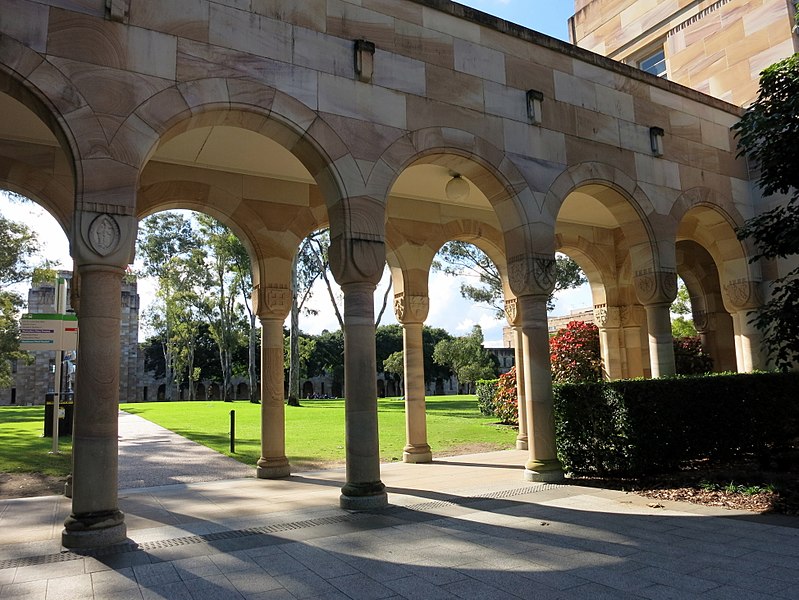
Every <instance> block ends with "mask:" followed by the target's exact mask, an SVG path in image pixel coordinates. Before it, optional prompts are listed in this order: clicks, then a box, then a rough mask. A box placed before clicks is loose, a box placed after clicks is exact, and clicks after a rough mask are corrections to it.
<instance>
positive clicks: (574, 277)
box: [433, 241, 588, 319]
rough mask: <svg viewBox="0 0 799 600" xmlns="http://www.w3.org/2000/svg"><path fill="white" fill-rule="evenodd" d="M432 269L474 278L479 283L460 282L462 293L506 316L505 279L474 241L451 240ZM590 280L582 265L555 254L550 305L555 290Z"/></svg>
mask: <svg viewBox="0 0 799 600" xmlns="http://www.w3.org/2000/svg"><path fill="white" fill-rule="evenodd" d="M433 269H434V270H438V271H442V272H444V273H446V274H447V275H453V276H459V277H471V278H473V279H476V280H477V281H478V285H473V284H471V283H467V282H462V283H461V296H463V297H464V298H466V299H467V300H472V301H474V302H477V303H479V304H487V305H488V306H490V307H491V308H492V309H494V314H495V316H496V318H497V319H502V318H504V316H505V306H504V299H505V296H504V293H503V290H502V278H501V277H500V274H499V270H498V269H497V266H496V265H495V264H494V262H493V261H492V260H491V259H490V258H489V257H488V256H487V255H486V253H485V252H483V251H482V250H480V249H479V248H478V247H477V246H475V245H474V244H470V243H468V242H460V241H451V242H447V243H446V244H444V246H443V247H442V248H441V250H439V252H438V255H437V257H436V260H435V261H434V262H433ZM586 281H588V280H587V279H586V278H585V275H583V272H582V270H581V269H580V266H579V265H578V264H577V263H576V262H574V261H573V260H572V259H570V258H569V257H568V256H563V255H558V256H556V257H555V289H554V291H553V292H552V294H551V295H550V297H549V302H548V303H547V304H548V307H549V308H550V309H552V308H553V298H554V294H555V292H559V291H561V290H566V289H570V288H576V287H579V286H581V285H582V284H584V283H586Z"/></svg>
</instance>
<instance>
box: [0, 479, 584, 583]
mask: <svg viewBox="0 0 799 600" xmlns="http://www.w3.org/2000/svg"><path fill="white" fill-rule="evenodd" d="M562 487H568V486H564V485H558V484H549V483H544V484H538V485H530V486H525V487H519V488H513V489H506V490H497V491H494V492H488V493H485V494H477V495H473V496H451V497H450V498H448V499H446V500H436V501H432V502H419V503H416V504H409V505H406V506H397V505H392V506H388V507H386V508H383V509H379V510H374V511H364V512H347V513H346V514H342V515H334V516H329V517H318V518H315V519H304V520H302V521H291V522H288V523H275V524H272V525H262V526H258V527H248V528H245V529H232V530H228V531H217V532H213V533H203V534H197V535H189V536H183V537H177V538H170V539H165V540H154V541H151V542H141V543H136V542H124V543H121V544H114V545H112V546H105V547H102V548H89V549H86V550H63V551H61V552H59V553H57V554H44V555H39V556H27V557H21V558H11V559H5V560H0V571H1V570H3V569H12V568H15V567H29V566H35V565H46V564H54V563H61V562H69V561H73V560H80V559H83V558H103V557H107V556H117V555H120V554H128V553H131V552H147V551H150V550H161V549H164V548H174V547H178V546H189V545H194V544H204V543H208V542H218V541H223V540H232V539H239V538H245V537H251V536H258V535H269V534H273V533H282V532H286V531H297V530H301V529H308V528H311V527H321V526H323V525H336V524H339V523H351V522H355V521H359V520H362V519H365V518H367V517H374V516H381V515H386V516H391V515H392V514H396V513H399V512H403V511H408V510H410V511H414V512H424V511H427V510H431V509H435V508H444V507H449V506H460V507H470V506H474V505H478V504H481V503H483V502H489V501H491V500H503V499H505V498H513V497H515V496H522V495H526V494H535V493H539V492H543V491H545V490H550V489H558V488H562Z"/></svg>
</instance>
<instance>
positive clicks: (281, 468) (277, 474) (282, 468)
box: [255, 456, 291, 479]
mask: <svg viewBox="0 0 799 600" xmlns="http://www.w3.org/2000/svg"><path fill="white" fill-rule="evenodd" d="M255 474H256V476H257V477H258V479H282V478H283V477H288V476H289V475H291V465H289V461H288V459H287V458H286V457H285V456H284V457H282V458H263V457H261V459H259V460H258V466H257V468H256V469H255Z"/></svg>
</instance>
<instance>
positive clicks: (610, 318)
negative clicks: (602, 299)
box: [594, 304, 621, 329]
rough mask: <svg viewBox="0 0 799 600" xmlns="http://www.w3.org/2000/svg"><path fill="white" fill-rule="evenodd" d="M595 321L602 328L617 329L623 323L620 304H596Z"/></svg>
mask: <svg viewBox="0 0 799 600" xmlns="http://www.w3.org/2000/svg"><path fill="white" fill-rule="evenodd" d="M594 322H595V323H596V325H597V327H599V328H600V329H617V328H618V327H619V326H620V325H621V310H620V309H619V307H618V306H608V305H607V304H597V305H595V306H594Z"/></svg>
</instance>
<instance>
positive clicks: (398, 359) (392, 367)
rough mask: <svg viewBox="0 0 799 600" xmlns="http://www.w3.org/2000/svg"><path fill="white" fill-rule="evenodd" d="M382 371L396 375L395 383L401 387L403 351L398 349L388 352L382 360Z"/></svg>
mask: <svg viewBox="0 0 799 600" xmlns="http://www.w3.org/2000/svg"><path fill="white" fill-rule="evenodd" d="M383 371H384V372H385V373H391V374H392V375H394V376H396V378H397V383H398V384H399V385H400V387H402V380H403V378H404V377H405V353H404V352H403V351H402V350H400V351H399V352H394V353H393V354H389V355H388V356H387V357H386V358H385V360H383Z"/></svg>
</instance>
